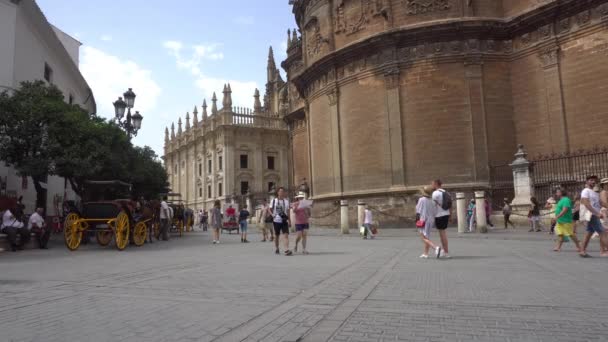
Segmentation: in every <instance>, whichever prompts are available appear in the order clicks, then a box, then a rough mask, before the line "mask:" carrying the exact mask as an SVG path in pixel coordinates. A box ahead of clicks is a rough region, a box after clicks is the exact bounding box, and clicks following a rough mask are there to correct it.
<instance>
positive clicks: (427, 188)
mask: <svg viewBox="0 0 608 342" xmlns="http://www.w3.org/2000/svg"><path fill="white" fill-rule="evenodd" d="M420 194H421V195H422V196H424V197H431V195H432V194H433V189H431V187H430V186H428V185H427V186H425V187H424V188H421V189H420Z"/></svg>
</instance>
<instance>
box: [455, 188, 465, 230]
mask: <svg viewBox="0 0 608 342" xmlns="http://www.w3.org/2000/svg"><path fill="white" fill-rule="evenodd" d="M456 213H457V216H458V233H459V234H461V233H464V232H466V230H467V225H468V223H467V200H466V198H465V196H464V192H457V193H456Z"/></svg>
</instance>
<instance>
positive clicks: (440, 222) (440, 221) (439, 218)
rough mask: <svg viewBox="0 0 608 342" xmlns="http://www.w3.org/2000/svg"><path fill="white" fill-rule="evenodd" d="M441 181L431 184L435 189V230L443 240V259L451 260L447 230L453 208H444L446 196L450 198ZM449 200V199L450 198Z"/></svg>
mask: <svg viewBox="0 0 608 342" xmlns="http://www.w3.org/2000/svg"><path fill="white" fill-rule="evenodd" d="M441 185H442V183H441V180H439V179H436V180H434V181H433V183H432V184H431V186H432V188H433V190H434V191H433V195H432V199H433V202H435V206H436V209H437V211H436V213H435V228H437V231H439V238H440V239H441V247H442V250H441V252H442V253H441V256H439V257H442V258H446V259H449V258H450V254H448V234H447V231H446V229H447V228H448V224H449V223H450V214H451V213H450V211H451V210H452V208H447V209H446V208H444V207H443V202H444V196H449V194H448V193H446V191H445V190H444V189H443V188H442V187H441ZM448 198H449V197H448Z"/></svg>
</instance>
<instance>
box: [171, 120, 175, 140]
mask: <svg viewBox="0 0 608 342" xmlns="http://www.w3.org/2000/svg"><path fill="white" fill-rule="evenodd" d="M171 139H175V123H174V122H172V123H171Z"/></svg>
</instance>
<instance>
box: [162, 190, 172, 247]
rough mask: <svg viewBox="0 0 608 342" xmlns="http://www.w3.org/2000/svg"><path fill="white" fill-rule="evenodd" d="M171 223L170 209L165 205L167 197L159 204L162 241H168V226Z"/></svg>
mask: <svg viewBox="0 0 608 342" xmlns="http://www.w3.org/2000/svg"><path fill="white" fill-rule="evenodd" d="M170 223H171V208H170V207H169V205H168V204H167V196H163V200H162V202H160V236H161V239H162V240H163V241H168V240H169V224H170Z"/></svg>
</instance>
